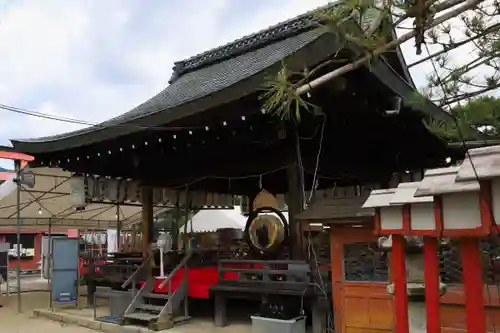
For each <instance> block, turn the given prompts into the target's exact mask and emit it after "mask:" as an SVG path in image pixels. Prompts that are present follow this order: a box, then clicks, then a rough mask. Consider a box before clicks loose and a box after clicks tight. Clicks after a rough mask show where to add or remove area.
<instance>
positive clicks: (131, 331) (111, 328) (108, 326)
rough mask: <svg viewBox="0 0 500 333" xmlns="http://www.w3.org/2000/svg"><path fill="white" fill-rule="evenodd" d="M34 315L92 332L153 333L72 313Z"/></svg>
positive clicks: (47, 312)
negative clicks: (84, 328)
mask: <svg viewBox="0 0 500 333" xmlns="http://www.w3.org/2000/svg"><path fill="white" fill-rule="evenodd" d="M33 315H34V316H35V317H43V318H47V319H50V320H53V321H57V322H60V323H65V324H69V325H76V326H81V327H86V328H89V329H91V330H95V331H98V332H105V333H117V332H123V333H152V332H154V331H151V330H149V329H147V328H143V327H137V326H120V325H117V324H112V323H103V322H100V321H97V320H93V319H92V318H88V317H83V316H77V315H74V314H70V313H63V312H54V311H51V310H48V309H35V310H33ZM169 332H172V333H176V332H175V331H171V330H169Z"/></svg>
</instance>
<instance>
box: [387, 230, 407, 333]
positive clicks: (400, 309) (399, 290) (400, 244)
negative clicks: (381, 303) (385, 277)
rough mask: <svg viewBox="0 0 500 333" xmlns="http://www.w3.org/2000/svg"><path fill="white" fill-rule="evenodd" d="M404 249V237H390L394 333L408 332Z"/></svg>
mask: <svg viewBox="0 0 500 333" xmlns="http://www.w3.org/2000/svg"><path fill="white" fill-rule="evenodd" d="M405 249H406V240H405V238H404V236H401V235H392V254H391V273H392V283H393V284H394V298H395V302H396V333H409V331H410V327H409V319H408V293H407V283H406V255H405Z"/></svg>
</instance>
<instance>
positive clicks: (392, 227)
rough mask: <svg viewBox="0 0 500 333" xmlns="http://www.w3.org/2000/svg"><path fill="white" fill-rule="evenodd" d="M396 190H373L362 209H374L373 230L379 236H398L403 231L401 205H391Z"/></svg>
mask: <svg viewBox="0 0 500 333" xmlns="http://www.w3.org/2000/svg"><path fill="white" fill-rule="evenodd" d="M394 193H396V189H394V188H391V189H384V190H373V191H372V192H371V193H370V196H369V197H368V199H367V200H366V201H365V203H364V204H363V208H375V230H376V232H377V233H379V234H383V235H391V234H400V233H401V232H402V231H403V211H402V207H401V205H391V199H392V196H393V195H394Z"/></svg>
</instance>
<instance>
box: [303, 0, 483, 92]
mask: <svg viewBox="0 0 500 333" xmlns="http://www.w3.org/2000/svg"><path fill="white" fill-rule="evenodd" d="M457 1H458V0H457ZM483 1H484V0H467V1H465V3H464V4H463V5H461V6H460V7H457V8H455V9H453V10H450V11H449V12H447V13H445V14H443V15H441V16H439V17H437V18H435V19H433V20H432V21H431V22H429V23H428V24H427V25H426V26H425V27H424V30H429V29H431V28H433V27H435V26H437V25H439V24H441V23H444V22H446V21H448V20H449V19H451V18H453V17H456V16H457V15H459V14H461V13H463V12H464V11H467V10H469V9H471V8H474V7H476V6H477V5H478V4H480V3H481V2H483ZM417 33H418V32H416V31H411V32H408V33H406V34H404V35H403V36H401V37H399V38H397V39H395V40H393V41H391V42H389V43H387V44H385V45H383V46H381V47H379V48H377V49H375V50H374V51H373V52H371V53H368V54H366V55H364V56H362V57H361V58H359V59H357V60H355V61H353V62H351V63H349V64H347V65H344V66H342V67H339V68H337V69H335V70H333V71H331V72H329V73H327V74H325V75H322V76H320V77H318V78H316V79H314V80H312V81H310V82H309V83H307V84H304V85H302V86H300V87H298V88H297V90H296V94H297V95H299V96H300V95H302V94H305V93H307V92H309V91H311V90H312V89H314V88H317V87H319V86H321V85H323V84H325V83H326V82H328V81H330V80H332V79H334V78H335V77H337V76H340V75H343V74H345V73H348V72H350V71H353V70H355V69H357V68H359V67H361V66H362V65H364V64H365V63H367V62H369V61H370V60H371V59H373V58H374V57H377V56H380V55H381V54H383V53H385V52H387V51H389V50H390V49H392V48H394V47H396V46H398V45H400V44H402V43H404V42H406V41H408V40H410V39H412V38H413V37H415V36H416V35H417Z"/></svg>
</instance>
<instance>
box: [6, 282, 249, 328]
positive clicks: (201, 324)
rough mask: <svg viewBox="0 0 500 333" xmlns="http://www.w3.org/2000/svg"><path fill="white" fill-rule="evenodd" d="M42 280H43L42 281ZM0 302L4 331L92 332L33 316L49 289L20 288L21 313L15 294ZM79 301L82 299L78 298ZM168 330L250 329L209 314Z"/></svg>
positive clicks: (88, 313) (103, 310) (101, 311)
mask: <svg viewBox="0 0 500 333" xmlns="http://www.w3.org/2000/svg"><path fill="white" fill-rule="evenodd" d="M25 283H26V288H28V286H31V287H32V288H33V285H35V286H36V285H37V283H38V284H40V281H38V282H37V280H36V279H32V280H26V281H25ZM45 283H46V282H45ZM0 302H2V303H0V304H3V305H4V306H3V307H2V308H0V323H1V324H0V325H1V329H0V331H1V332H8V333H90V332H96V331H94V330H90V329H88V328H83V327H79V326H74V325H66V324H61V323H59V322H55V321H51V320H49V319H45V318H40V317H38V318H35V317H34V316H33V310H34V309H47V308H49V293H48V292H46V291H45V292H39V291H32V292H24V293H21V305H22V313H21V314H19V313H18V312H17V294H11V295H10V297H7V296H6V295H4V296H0ZM82 302H83V303H84V302H85V299H84V298H82ZM104 303H106V301H105V300H100V301H99V302H98V304H100V305H105V304H104ZM54 310H55V311H58V312H65V313H70V314H75V315H78V316H81V317H88V318H93V316H94V313H93V312H94V311H93V309H83V310H78V309H66V310H64V309H54ZM96 314H97V315H98V316H99V315H107V314H109V313H108V310H107V307H105V306H100V307H99V308H98V309H97V313H96ZM169 331H170V332H172V333H229V332H231V333H250V332H251V329H250V326H249V325H248V323H245V324H239V323H232V324H231V325H230V326H228V327H224V328H217V327H214V326H213V321H212V318H200V319H196V320H191V321H190V322H187V323H185V324H183V325H179V326H177V327H175V328H174V329H172V330H166V331H165V332H169ZM116 332H117V333H119V332H120V327H117V331H116Z"/></svg>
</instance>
